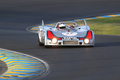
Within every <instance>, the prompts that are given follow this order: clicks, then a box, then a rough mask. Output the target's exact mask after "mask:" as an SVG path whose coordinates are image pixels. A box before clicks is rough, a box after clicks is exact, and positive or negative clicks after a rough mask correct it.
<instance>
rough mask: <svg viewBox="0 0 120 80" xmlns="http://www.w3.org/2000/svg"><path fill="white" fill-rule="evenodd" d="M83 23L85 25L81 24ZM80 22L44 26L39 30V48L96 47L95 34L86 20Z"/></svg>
mask: <svg viewBox="0 0 120 80" xmlns="http://www.w3.org/2000/svg"><path fill="white" fill-rule="evenodd" d="M80 22H83V23H80ZM80 22H79V25H78V24H77V23H76V22H69V21H68V22H58V23H56V25H55V26H50V25H44V21H43V20H42V25H41V26H39V29H38V42H39V46H45V47H46V46H94V43H95V36H94V32H93V31H92V30H90V27H89V26H88V25H87V23H86V20H82V21H80Z"/></svg>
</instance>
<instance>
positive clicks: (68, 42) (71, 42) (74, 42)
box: [63, 41, 78, 45]
mask: <svg viewBox="0 0 120 80" xmlns="http://www.w3.org/2000/svg"><path fill="white" fill-rule="evenodd" d="M63 44H67V45H69V44H78V41H63Z"/></svg>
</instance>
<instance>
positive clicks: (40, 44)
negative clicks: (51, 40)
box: [38, 38, 44, 46]
mask: <svg viewBox="0 0 120 80" xmlns="http://www.w3.org/2000/svg"><path fill="white" fill-rule="evenodd" d="M38 43H39V46H44V44H43V43H41V42H40V40H39V38H38Z"/></svg>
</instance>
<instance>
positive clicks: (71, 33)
mask: <svg viewBox="0 0 120 80" xmlns="http://www.w3.org/2000/svg"><path fill="white" fill-rule="evenodd" d="M62 34H63V35H65V36H76V35H77V33H76V32H64V33H62Z"/></svg>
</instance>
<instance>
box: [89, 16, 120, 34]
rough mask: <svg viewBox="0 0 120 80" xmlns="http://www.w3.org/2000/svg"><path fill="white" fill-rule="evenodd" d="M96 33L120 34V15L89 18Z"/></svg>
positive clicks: (90, 24)
mask: <svg viewBox="0 0 120 80" xmlns="http://www.w3.org/2000/svg"><path fill="white" fill-rule="evenodd" d="M87 24H88V25H89V26H90V28H91V30H93V31H94V33H95V34H105V35H106V34H107V35H120V17H111V18H100V19H93V20H87Z"/></svg>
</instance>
